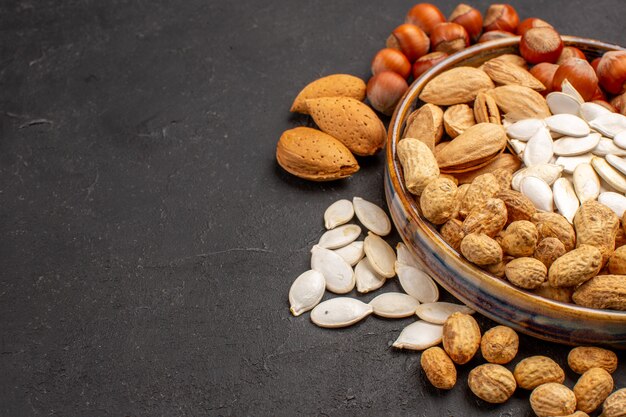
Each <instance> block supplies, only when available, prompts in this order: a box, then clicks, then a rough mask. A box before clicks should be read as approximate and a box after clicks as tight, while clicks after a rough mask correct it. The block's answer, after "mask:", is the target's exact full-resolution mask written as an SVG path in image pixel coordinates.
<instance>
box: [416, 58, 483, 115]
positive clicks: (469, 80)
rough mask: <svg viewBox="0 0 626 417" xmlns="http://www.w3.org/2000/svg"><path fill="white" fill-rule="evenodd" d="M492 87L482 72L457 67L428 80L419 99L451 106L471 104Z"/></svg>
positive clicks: (470, 68) (475, 69)
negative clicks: (482, 92) (481, 93)
mask: <svg viewBox="0 0 626 417" xmlns="http://www.w3.org/2000/svg"><path fill="white" fill-rule="evenodd" d="M493 87H494V84H493V81H491V78H489V76H488V75H487V74H486V73H485V72H484V71H481V70H479V69H478V68H472V67H457V68H452V69H450V70H448V71H446V72H443V73H441V74H439V75H437V76H436V77H435V78H433V79H432V80H430V81H429V82H428V84H426V85H425V86H424V89H423V90H422V92H421V94H420V96H419V98H420V100H422V101H424V102H426V103H432V104H437V105H439V106H451V105H453V104H461V103H469V102H472V101H474V99H476V96H477V95H478V93H480V92H481V91H485V90H489V89H491V88H493Z"/></svg>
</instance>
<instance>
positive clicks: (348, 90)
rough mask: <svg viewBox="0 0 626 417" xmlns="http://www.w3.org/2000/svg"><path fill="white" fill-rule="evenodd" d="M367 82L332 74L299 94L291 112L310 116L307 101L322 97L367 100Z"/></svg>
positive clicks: (349, 76) (350, 76)
mask: <svg viewBox="0 0 626 417" xmlns="http://www.w3.org/2000/svg"><path fill="white" fill-rule="evenodd" d="M365 91H366V85H365V82H364V81H363V80H362V79H360V78H358V77H355V76H353V75H349V74H332V75H328V76H326V77H322V78H319V79H317V80H315V81H313V82H311V83H309V84H308V85H307V86H306V87H304V88H303V89H302V91H300V93H298V95H297V97H296V98H295V100H294V101H293V104H292V105H291V110H290V111H291V112H297V113H304V114H309V111H308V108H307V106H306V100H307V99H310V98H320V97H351V98H353V99H355V100H359V101H363V100H364V99H365Z"/></svg>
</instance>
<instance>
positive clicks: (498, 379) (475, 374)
mask: <svg viewBox="0 0 626 417" xmlns="http://www.w3.org/2000/svg"><path fill="white" fill-rule="evenodd" d="M467 385H468V386H469V388H470V389H471V390H472V392H473V393H474V394H475V395H476V396H477V397H478V398H480V399H481V400H483V401H487V402H488V403H492V404H502V403H503V402H506V400H508V399H509V398H511V396H512V395H513V393H514V392H515V388H516V387H517V384H516V383H515V378H514V377H513V374H511V371H509V370H508V369H506V368H505V367H504V366H502V365H497V364H493V363H486V364H483V365H480V366H477V367H476V368H474V369H472V370H471V371H470V373H469V376H468V378H467Z"/></svg>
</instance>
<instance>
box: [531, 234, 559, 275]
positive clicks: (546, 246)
mask: <svg viewBox="0 0 626 417" xmlns="http://www.w3.org/2000/svg"><path fill="white" fill-rule="evenodd" d="M563 255H565V246H564V245H563V242H561V241H560V240H559V239H557V238H555V237H547V238H545V239H543V240H542V241H540V242H539V243H538V244H537V248H535V253H534V254H533V257H534V258H537V259H539V260H540V261H541V262H542V263H543V264H544V265H545V266H546V268H548V269H549V268H550V266H552V263H553V262H554V261H556V260H557V259H558V258H559V257H560V256H563Z"/></svg>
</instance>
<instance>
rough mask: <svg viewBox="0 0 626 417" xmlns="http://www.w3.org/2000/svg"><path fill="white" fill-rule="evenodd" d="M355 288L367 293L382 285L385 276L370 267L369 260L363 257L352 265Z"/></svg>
mask: <svg viewBox="0 0 626 417" xmlns="http://www.w3.org/2000/svg"><path fill="white" fill-rule="evenodd" d="M354 278H355V280H356V290H357V291H358V292H360V293H368V292H370V291H374V290H377V289H379V288H380V287H382V286H383V284H384V283H385V281H386V280H387V278H385V277H383V276H382V275H380V274H379V273H378V272H376V271H375V270H374V268H372V265H371V264H370V261H369V260H368V259H367V258H363V259H361V260H360V261H359V263H358V264H356V267H354Z"/></svg>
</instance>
